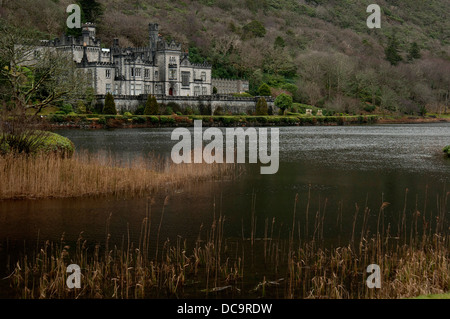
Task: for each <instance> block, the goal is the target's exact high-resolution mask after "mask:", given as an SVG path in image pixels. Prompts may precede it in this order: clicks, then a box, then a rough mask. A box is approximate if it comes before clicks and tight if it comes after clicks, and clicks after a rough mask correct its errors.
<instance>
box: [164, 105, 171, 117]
mask: <svg viewBox="0 0 450 319" xmlns="http://www.w3.org/2000/svg"><path fill="white" fill-rule="evenodd" d="M164 114H165V115H172V114H173V110H172V108H171V107H170V106H166V111H165V112H164Z"/></svg>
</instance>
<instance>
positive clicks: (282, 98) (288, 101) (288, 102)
mask: <svg viewBox="0 0 450 319" xmlns="http://www.w3.org/2000/svg"><path fill="white" fill-rule="evenodd" d="M275 105H276V106H277V107H278V108H279V109H280V110H282V111H284V110H288V109H290V108H291V107H292V96H290V95H287V94H286V93H281V94H280V95H278V96H277V98H276V99H275Z"/></svg>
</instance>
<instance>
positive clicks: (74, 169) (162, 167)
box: [0, 153, 234, 199]
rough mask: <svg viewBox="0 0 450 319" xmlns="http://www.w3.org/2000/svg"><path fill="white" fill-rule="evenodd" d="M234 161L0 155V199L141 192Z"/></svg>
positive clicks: (210, 173)
mask: <svg viewBox="0 0 450 319" xmlns="http://www.w3.org/2000/svg"><path fill="white" fill-rule="evenodd" d="M233 169H234V167H233V166H232V165H226V164H223V165H219V164H217V165H216V164H180V165H176V164H171V163H170V162H169V161H165V160H161V159H150V158H147V159H144V158H141V159H136V160H134V161H133V163H132V164H129V165H121V163H116V162H115V161H114V160H112V159H111V158H104V157H101V156H99V155H97V156H92V155H88V154H76V155H75V156H73V157H71V158H67V157H61V156H59V154H54V153H50V154H45V153H41V154H38V155H36V156H23V155H15V154H7V155H5V156H0V180H1V181H2V182H1V183H0V199H26V198H55V197H79V196H96V195H108V194H111V195H129V196H131V195H145V194H149V193H151V192H153V191H157V190H158V189H165V188H167V187H180V186H182V185H183V184H185V183H192V182H195V181H200V180H204V179H208V178H216V177H217V178H220V177H221V176H223V175H225V174H228V173H231V172H233Z"/></svg>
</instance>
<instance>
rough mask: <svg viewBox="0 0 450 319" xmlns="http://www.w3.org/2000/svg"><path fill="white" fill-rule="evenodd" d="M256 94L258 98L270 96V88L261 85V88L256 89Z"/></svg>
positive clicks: (265, 84)
mask: <svg viewBox="0 0 450 319" xmlns="http://www.w3.org/2000/svg"><path fill="white" fill-rule="evenodd" d="M258 94H259V95H260V96H271V95H272V93H271V92H270V87H269V86H268V85H267V83H263V84H261V86H260V87H259V89H258Z"/></svg>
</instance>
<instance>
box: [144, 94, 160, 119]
mask: <svg viewBox="0 0 450 319" xmlns="http://www.w3.org/2000/svg"><path fill="white" fill-rule="evenodd" d="M157 114H159V105H158V102H157V101H156V97H154V96H153V95H149V96H148V98H147V102H146V103H145V110H144V115H157Z"/></svg>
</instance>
